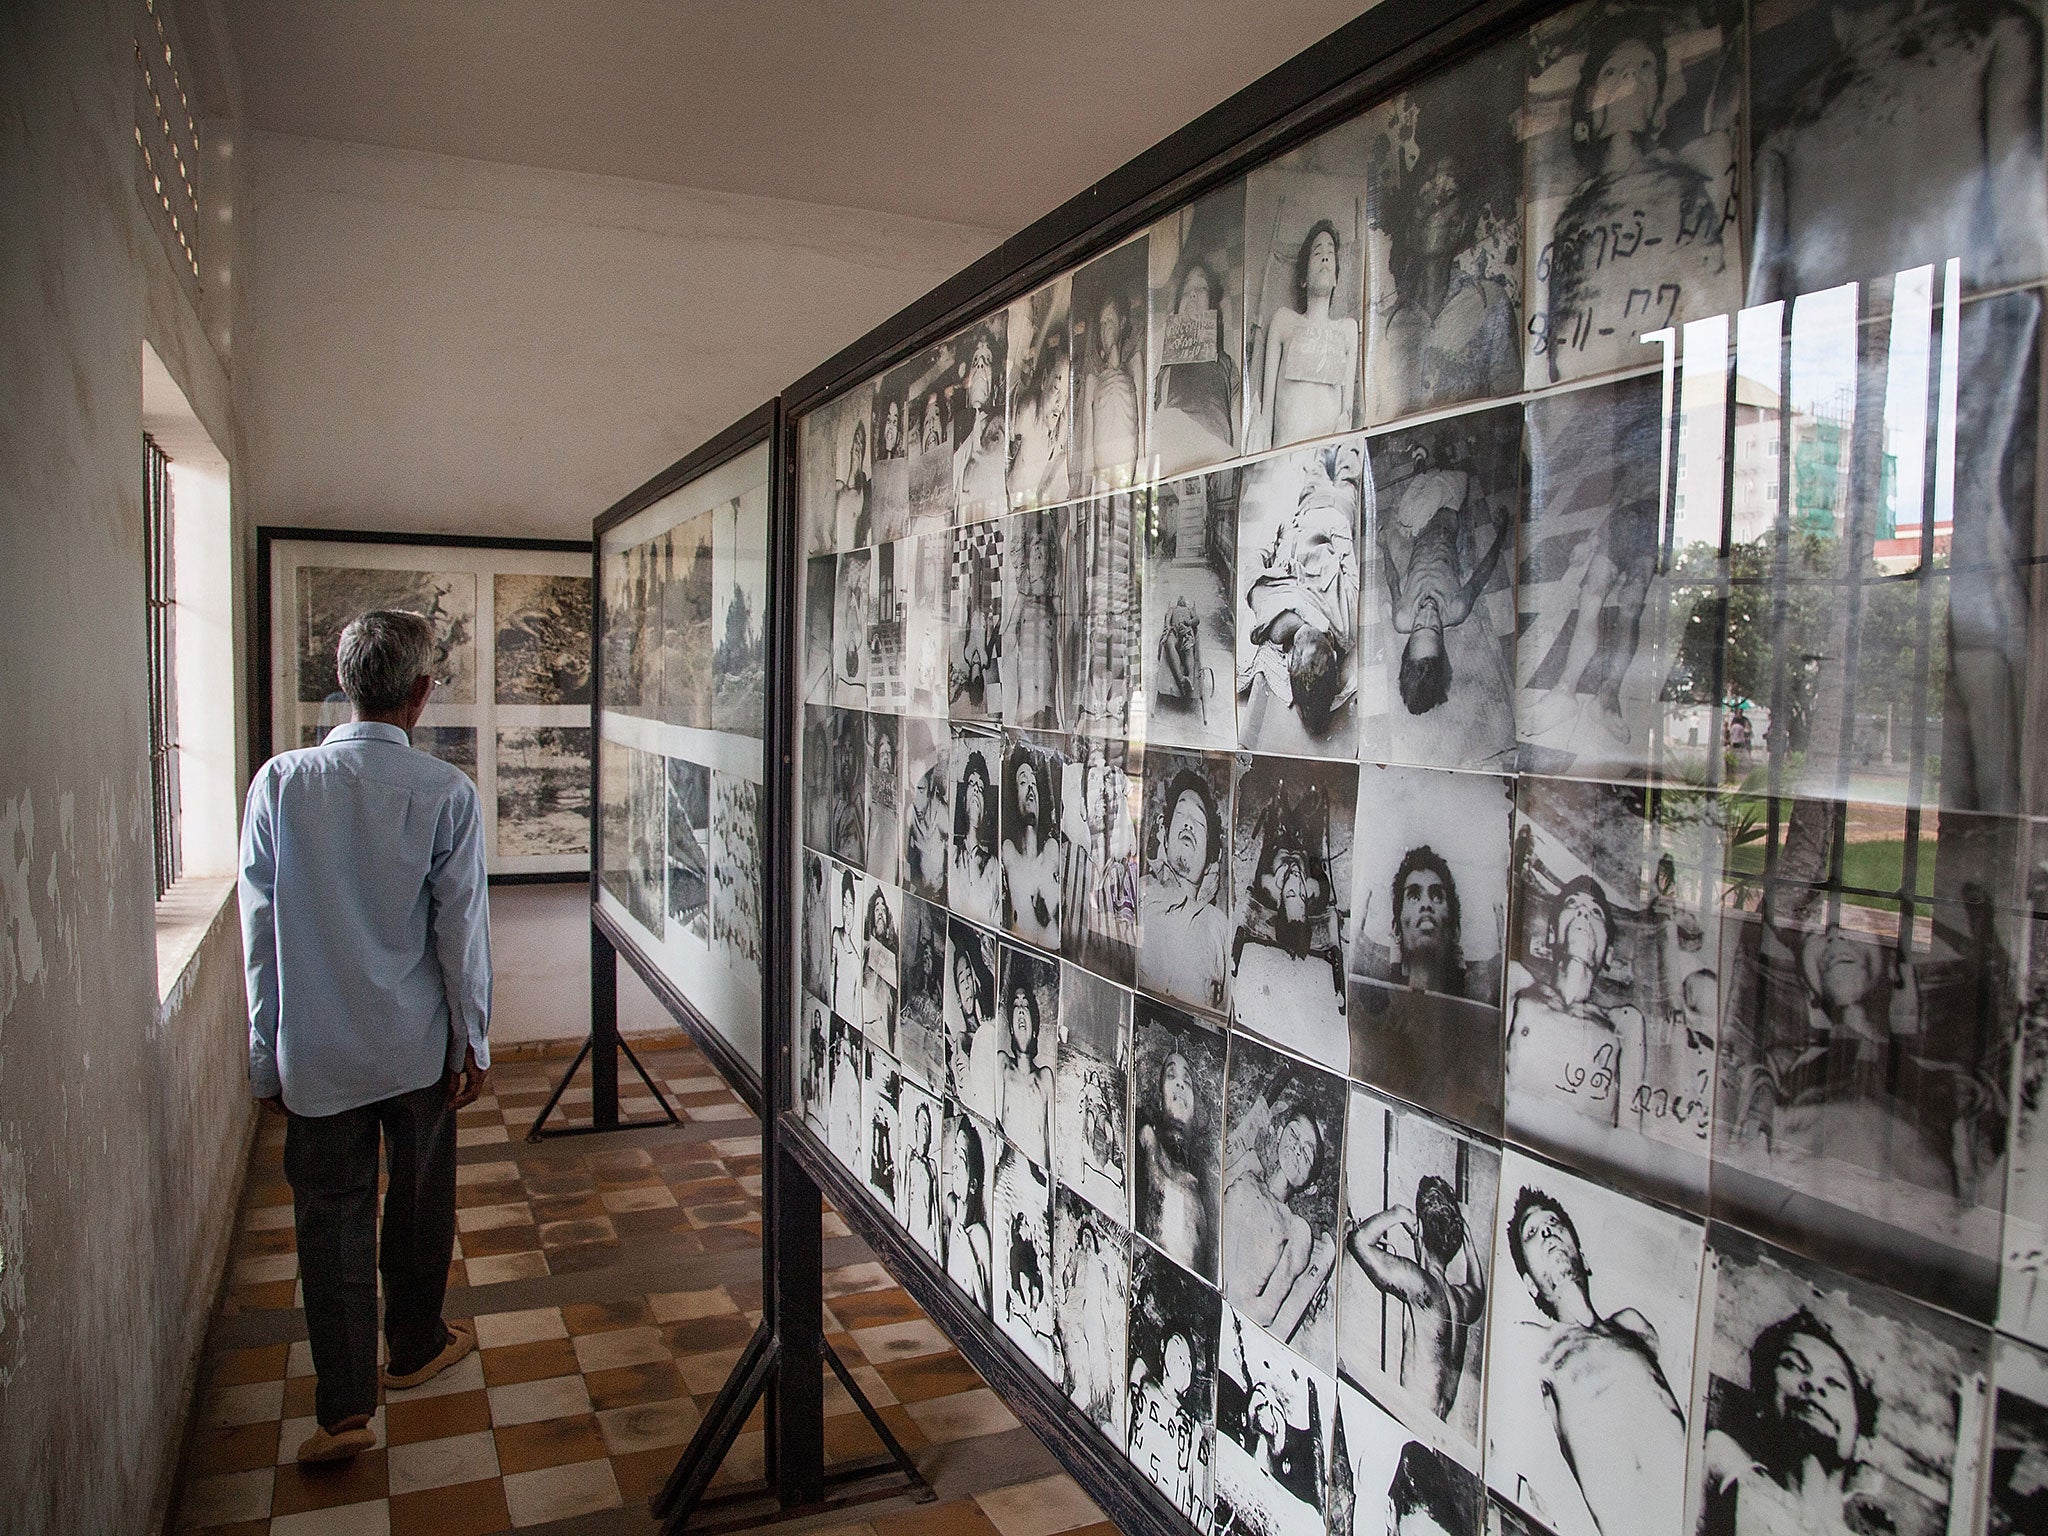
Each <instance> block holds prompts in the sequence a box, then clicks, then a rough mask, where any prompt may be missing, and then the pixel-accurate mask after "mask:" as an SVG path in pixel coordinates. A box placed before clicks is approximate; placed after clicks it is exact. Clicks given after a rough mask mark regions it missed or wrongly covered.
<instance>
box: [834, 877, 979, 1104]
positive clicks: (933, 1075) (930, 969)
mask: <svg viewBox="0 0 2048 1536" xmlns="http://www.w3.org/2000/svg"><path fill="white" fill-rule="evenodd" d="M806 877H807V878H808V871H806ZM805 921H806V922H807V923H808V922H809V918H808V916H806V919H805ZM946 922H947V919H946V913H945V910H944V909H943V908H941V907H935V906H933V905H932V904H931V903H930V902H928V901H922V900H920V899H919V898H918V897H916V896H912V895H909V894H907V893H906V894H905V895H904V897H903V924H902V930H901V945H902V950H901V954H900V956H899V959H898V964H899V970H898V976H899V978H900V979H899V982H898V990H897V1005H896V1059H897V1060H898V1061H899V1062H901V1063H902V1066H903V1070H904V1071H905V1072H906V1073H907V1074H908V1075H909V1076H910V1077H912V1078H913V1079H915V1080H916V1081H917V1082H919V1083H922V1084H923V1085H924V1086H925V1087H926V1088H928V1089H930V1090H931V1091H932V1092H933V1093H944V1092H945V1091H946V1090H947V1087H948V1077H947V1062H948V1059H949V1058H948V1054H947V1050H948V1047H947V1035H946V967H947V954H946ZM805 953H806V956H808V955H809V953H810V948H809V946H808V945H806V948H805Z"/></svg>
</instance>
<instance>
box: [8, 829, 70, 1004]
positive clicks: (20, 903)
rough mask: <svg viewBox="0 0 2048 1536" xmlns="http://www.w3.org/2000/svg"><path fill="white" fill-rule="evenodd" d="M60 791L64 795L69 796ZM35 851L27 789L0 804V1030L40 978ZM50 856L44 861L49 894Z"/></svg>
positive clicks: (54, 875) (53, 880) (52, 879)
mask: <svg viewBox="0 0 2048 1536" xmlns="http://www.w3.org/2000/svg"><path fill="white" fill-rule="evenodd" d="M69 798H70V797H69V796H66V799H69ZM35 852H36V808H35V801H34V800H33V799H32V798H31V797H30V796H29V795H27V794H23V795H21V796H20V797H18V798H16V799H13V800H9V801H8V802H7V804H6V806H5V808H4V809H0V1032H4V1029H5V1026H6V1022H7V1015H8V1014H9V1013H10V1012H12V1011H13V1008H14V1000H15V999H16V998H17V997H19V996H20V995H21V991H22V989H23V988H24V987H29V986H33V985H35V983H37V982H39V981H41V980H42V979H43V974H44V969H45V967H44V963H43V938H42V934H41V932H40V931H38V929H37V928H36V915H35V912H34V910H33V908H32V907H31V906H30V905H29V894H28V882H29V867H30V865H31V864H32V863H33V861H34V859H35ZM56 880H57V866H56V861H55V860H52V861H51V864H50V883H51V894H52V895H53V896H54V895H55V886H56Z"/></svg>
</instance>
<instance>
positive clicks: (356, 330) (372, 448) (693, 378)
mask: <svg viewBox="0 0 2048 1536" xmlns="http://www.w3.org/2000/svg"><path fill="white" fill-rule="evenodd" d="M241 158H242V160H243V162H244V173H245V175H246V176H247V178H248V180H247V193H246V198H247V202H246V207H247V210H248V212H247V216H246V219H245V228H244V243H243V246H242V249H241V253H240V256H241V266H240V268H239V269H238V282H237V289H238V301H237V307H236V316H235V322H234V338H235V339H234V347H235V357H236V383H237V387H238V398H239V410H240V424H241V427H242V434H243V435H242V441H243V457H242V460H241V468H242V471H243V475H244V479H243V484H244V486H245V487H246V489H247V492H248V500H249V504H250V505H251V506H252V507H253V508H254V518H255V520H256V521H257V522H261V523H273V524H302V525H316V526H330V527H346V528H372V529H384V530H406V531H424V532H439V533H480V534H499V535H534V536H541V537H554V538H587V537H589V534H590V522H591V519H592V518H593V517H595V516H596V515H597V514H598V513H599V512H601V511H603V510H604V508H605V507H607V506H608V505H610V504H611V503H612V502H613V501H616V500H617V499H618V498H619V497H620V496H622V495H624V494H625V493H626V492H627V491H629V490H631V489H632V488H633V487H634V486H636V485H638V484H640V483H641V482H642V481H643V480H645V479H646V478H647V477H648V476H649V475H651V474H653V473H654V472H656V471H657V470H659V469H661V468H662V467H663V466H664V465H666V464H669V463H671V462H673V461H674V460H675V459H677V458H679V457H681V456H682V455H683V454H684V453H686V452H688V451H689V450H690V449H692V448H694V447H696V446H697V445H698V444H699V443H701V442H702V441H704V439H706V438H707V437H709V436H711V434H713V433H714V432H717V431H718V430H719V429H721V428H723V427H724V426H726V425H727V424H728V423H730V422H731V421H733V420H734V419H736V418H737V417H739V416H740V415H742V414H743V413H745V412H746V411H749V410H751V409H753V408H754V407H755V406H757V405H759V404H760V403H761V402H762V401H763V400H765V399H767V398H768V397H769V396H770V395H772V394H774V393H775V392H776V391H777V390H779V389H780V388H782V386H783V385H785V384H788V383H789V382H791V381H792V380H793V379H795V378H796V377H798V376H799V375H800V374H802V373H803V372H805V371H806V370H808V369H809V368H811V367H812V366H814V365H815V364H817V363H819V362H822V361H823V360H824V359H825V358H826V357H827V356H829V355H830V354H831V353H832V352H834V351H836V350H837V349H838V348H839V347H841V346H843V345H845V344H846V343H847V342H850V341H852V340H853V339H855V338H856V337H857V336H859V335H860V334H862V333H863V332H864V331H866V330H867V329H869V328H870V327H871V326H873V325H875V324H877V323H879V322H880V321H882V320H884V319H886V318H888V316H890V315H891V314H894V313H895V312H896V311H897V310H898V309H900V308H901V307H902V306H903V305H904V304H906V303H908V302H909V301H910V300H911V299H913V298H916V297H917V296H918V295H920V294H922V293H924V292H925V291H926V290H927V289H929V288H931V287H932V286H933V285H934V284H935V283H937V282H939V281H941V280H942V279H944V278H946V277H949V276H951V275H952V274H953V273H954V272H956V271H958V270H959V269H960V268H961V267H963V266H965V265H966V264H967V263H968V262H969V261H971V260H973V259H974V258H975V257H977V256H979V255H981V254H982V253H983V252H985V251H987V250H989V249H990V248H991V247H993V246H994V245H995V243H996V241H997V239H998V238H999V236H998V233H997V232H996V231H992V230H980V229H972V228H967V227H963V226H959V225H950V224H935V223H931V222H928V221H922V220H916V219H906V218H900V217H895V216H890V215H883V214H871V213H864V212H859V211H856V210H851V209H844V208H827V207H818V206H814V205H809V204H798V203H789V202H779V201H775V200H772V199H766V198H751V197H736V196H732V195H730V194H725V193H706V192H692V191H688V190H684V189H679V188H676V187H670V186H656V185H651V184H648V183H644V182H635V181H624V180H620V179H617V178H613V177H603V176H586V175H578V174H574V173H570V172H562V171H542V170H533V169H528V168H523V167H518V166H507V165H499V164H491V163H486V162H483V161H475V160H461V159H453V158H450V157H447V156H441V155H427V154H418V153H413V152H410V151H402V150H388V149H378V148H373V147H369V146H364V145H356V144H340V143H334V142H331V141H324V140H311V139H299V138H291V137H286V136H279V135H270V134H253V135H247V136H245V142H244V152H243V154H242V156H241ZM588 908H589V892H588V889H587V887H584V886H580V885H576V886H552V887H535V888H507V887H500V888H499V889H498V890H497V891H496V892H494V894H493V900H492V911H493V928H494V947H495V955H496V960H497V966H498V976H497V983H498V986H497V1005H496V1019H495V1022H494V1024H493V1031H494V1034H495V1036H496V1038H497V1039H499V1040H500V1041H511V1040H522V1039H525V1040H531V1039H547V1038H566V1037H570V1036H576V1035H580V1034H581V1033H582V1032H583V1031H584V1030H585V1029H586V1028H587V1027H588V1022H589V1014H588V1004H589V969H588V953H589V943H588V939H587V936H586V935H587V930H588V919H587V912H588ZM620 991H621V1009H622V1019H621V1022H622V1025H623V1027H625V1028H627V1029H646V1028H659V1027H663V1026H665V1025H666V1023H667V1019H666V1015H664V1014H662V1013H661V1011H660V1009H659V1007H658V1005H657V1004H656V1003H655V1001H654V999H653V997H652V996H651V995H650V994H649V993H648V992H647V991H646V989H645V988H644V987H642V986H641V985H640V983H639V981H638V979H637V978H635V977H634V976H633V975H632V973H631V971H630V970H628V969H625V968H622V970H621V983H620Z"/></svg>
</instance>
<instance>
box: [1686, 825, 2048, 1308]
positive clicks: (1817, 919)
mask: <svg viewBox="0 0 2048 1536" xmlns="http://www.w3.org/2000/svg"><path fill="white" fill-rule="evenodd" d="M1780 814H1781V816H1782V817H1783V819H1784V821H1785V822H1786V824H1787V826H1788V830H1789V835H1788V836H1787V837H1786V838H1785V848H1784V851H1783V853H1782V854H1781V856H1780V857H1779V858H1778V860H1777V865H1778V878H1777V879H1776V880H1775V881H1773V882H1771V883H1770V885H1768V886H1767V887H1766V888H1765V890H1764V892H1763V895H1762V899H1761V900H1760V901H1759V902H1757V905H1758V906H1759V907H1760V908H1761V910H1749V909H1748V908H1747V907H1745V908H1743V909H1737V910H1730V911H1728V912H1726V913H1725V914H1724V916H1723V919H1722V935H1723V937H1722V957H1723V966H1724V968H1725V979H1724V981H1723V987H1724V989H1725V991H1724V1000H1723V1006H1722V1014H1721V1030H1720V1051H1719V1068H1718V1081H1717V1084H1716V1089H1715V1095H1714V1114H1715V1131H1714V1147H1713V1153H1714V1159H1715V1169H1714V1188H1713V1198H1714V1214H1715V1215H1717V1216H1722V1217H1725V1218H1726V1219H1728V1220H1731V1221H1738V1222H1740V1223H1741V1224H1742V1225H1743V1226H1745V1227H1747V1228H1748V1229H1749V1230H1751V1231H1753V1232H1757V1233H1760V1234H1761V1235H1763V1236H1766V1237H1769V1238H1771V1239H1772V1240H1773V1241H1775V1242H1779V1243H1783V1244H1784V1245H1785V1246H1787V1247H1791V1248H1794V1249H1797V1250H1798V1251H1800V1252H1802V1253H1805V1254H1808V1255H1810V1256H1812V1257H1814V1258H1817V1259H1820V1260H1822V1261H1823V1262H1826V1263H1829V1264H1834V1265H1837V1266H1839V1267H1841V1268H1844V1269H1848V1270H1852V1271H1854V1272H1856V1273H1858V1274H1861V1275H1864V1276H1866V1277H1868V1278H1871V1279H1875V1280H1878V1281H1881V1282H1883V1283H1884V1284H1886V1285H1890V1286H1892V1287H1894V1288H1895V1289H1898V1290H1901V1291H1905V1292H1907V1293H1908V1294H1910V1295H1915V1296H1919V1297H1921V1298H1922V1299H1924V1300H1928V1301H1933V1302H1936V1303H1937V1304H1939V1305H1941V1306H1945V1307H1948V1308H1950V1309H1952V1310H1954V1311H1958V1312H1962V1313H1964V1314H1965V1315H1968V1316H1973V1317H1978V1318H1983V1319H1987V1320H1988V1319H1989V1318H1991V1317H1992V1316H1993V1315H1994V1314H1995V1311H1996V1307H1997V1291H1998V1284H1999V1271H2000V1262H1999V1261H2000V1256H2001V1244H2002V1223H2001V1220H2000V1211H2001V1207H2002V1205H2003V1203H2004V1195H2005V1185H2006V1179H2005V1176H2004V1171H2003V1168H2002V1166H2001V1164H2002V1163H2003V1161H2004V1159H2005V1157H2006V1155H2007V1151H2008V1146H2007V1130H2006V1127H2007V1122H2008V1117H2009V1115H2010V1112H2011V1111H2010V1104H2011V1090H2012V1076H2011V1074H2012V1062H2013V1039H2014V1037H2013V1025H2014V1024H2015V1023H2017V1022H2018V1020H2019V1018H2020V1016H2021V1015H2020V1005H2019V999H2018V997H2017V996H2016V995H2015V993H2014V987H2013V979H2014V975H2015V971H2016V968H2017V964H2016V959H2015V957H2014V955H2013V954H2012V944H2013V936H2012V935H2011V934H2009V933H2008V932H2007V930H2008V929H2009V928H2010V927H2013V926H2016V924H2015V919H2014V917H2013V916H2012V915H2009V914H2005V913H2001V912H2000V911H1999V910H1998V908H1997V906H1996V905H1995V904H1994V903H1992V902H1990V901H1987V900H1984V899H1982V897H1983V896H1984V894H1985V892H1984V890H1983V889H1982V888H1981V887H1980V888H1979V889H1978V891H1977V896H1978V898H1979V899H1976V900H1973V901H1971V902H1969V903H1967V904H1966V903H1963V902H1951V901H1922V902H1918V903H1915V904H1914V906H1913V907H1911V908H1909V911H1910V912H1911V916H1910V918H1909V917H1907V916H1905V915H1902V914H1901V913H1900V912H1899V911H1897V910H1896V906H1897V903H1896V899H1895V898H1893V897H1891V896H1888V895H1884V894H1873V893H1871V892H1870V891H1868V890H1867V889H1866V890H1859V889H1857V888H1856V887H1855V886H1853V885H1851V886H1849V887H1848V888H1847V889H1841V888H1837V889H1833V890H1830V889H1828V888H1827V887H1826V885H1825V884H1823V883H1822V881H1824V880H1825V871H1826V870H1827V868H1828V866H1829V864H1830V863H1832V862H1833V861H1834V860H1836V859H1839V860H1840V861H1841V864H1842V867H1843V869H1844V870H1845V874H1844V876H1843V880H1844V883H1845V884H1846V883H1847V882H1848V881H1849V880H1850V879H1852V878H1854V877H1853V875H1852V874H1850V873H1847V872H1849V871H1854V870H1858V869H1861V870H1872V869H1873V868H1881V867H1882V866H1881V865H1879V864H1878V863H1877V860H1880V859H1883V858H1885V857H1886V856H1887V854H1889V857H1891V858H1893V859H1897V858H1899V857H1901V853H1902V851H1904V852H1905V853H1906V854H1907V855H1908V856H1914V857H1916V858H1917V859H1918V860H1922V861H1925V862H1924V863H1923V864H1922V868H1923V869H1924V868H1925V867H1926V866H1927V865H1929V864H1931V865H1934V866H1935V868H1934V870H1933V875H1934V881H1936V882H1938V881H1940V880H1941V879H1942V878H1943V876H1942V874H1941V870H1940V865H1941V862H1942V860H1941V859H1940V858H1938V857H1936V856H1935V855H1936V853H1937V847H1921V846H1919V845H1918V843H1917V842H1916V841H1913V840H1909V839H1907V838H1905V837H1903V836H1901V835H1900V834H1901V832H1902V828H1901V826H1900V820H1899V818H1900V813H1899V812H1897V811H1896V810H1891V811H1889V812H1887V810H1886V809H1885V808H1881V807H1874V806H1864V805H1856V804H1851V805H1847V806H1833V805H1828V804H1825V803H1823V802H1817V801H1804V800H1802V801H1793V802H1790V804H1789V806H1787V807H1784V808H1782V809H1781V812H1780ZM1962 820H1966V818H1950V817H1944V818H1942V822H1943V828H1944V831H1945V832H1952V831H1953V828H1952V826H1951V823H1952V822H1954V821H1962ZM1827 821H1834V822H1835V823H1836V824H1837V827H1838V829H1839V830H1838V832H1836V833H1834V834H1828V833H1818V834H1816V835H1814V836H1811V837H1809V836H1808V835H1806V834H1807V833H1808V832H1809V831H1811V830H1812V829H1813V828H1814V827H1815V826H1816V824H1819V823H1824V822H1827ZM1873 833H1874V834H1875V835H1872V834H1873ZM1886 833H1891V834H1892V836H1891V837H1887V836H1886ZM1894 839H1896V841H1894ZM1929 841H1930V842H1934V841H1935V840H1932V839H1930V840H1929ZM1887 842H1891V843H1892V844H1893V846H1892V847H1891V848H1890V849H1889V850H1887V849H1886V848H1885V847H1884V844H1885V843H1887ZM1937 846H1938V845H1937ZM1943 851H1945V850H1943ZM1732 861H1733V855H1732V854H1731V862H1732ZM1852 861H1853V862H1852ZM1897 867H1898V866H1897V865H1896V864H1894V865H1893V866H1892V868H1893V869H1894V870H1896V869H1897ZM1802 871H1803V872H1805V873H1806V874H1808V875H1810V876H1812V877H1815V879H1816V883H1815V884H1814V885H1804V884H1801V883H1798V882H1797V876H1798V874H1799V873H1800V872H1802ZM1891 878H1893V879H1896V878H1897V877H1896V875H1893V876H1892V877H1891ZM1930 883H1932V882H1930ZM2025 1199H2026V1195H2025V1194H2024V1192H2023V1194H2022V1201H2023V1202H2024V1201H2025Z"/></svg>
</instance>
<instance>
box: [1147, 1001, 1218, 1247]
mask: <svg viewBox="0 0 2048 1536" xmlns="http://www.w3.org/2000/svg"><path fill="white" fill-rule="evenodd" d="M1223 1080H1224V1035H1223V1031H1222V1030H1221V1029H1219V1028H1217V1027H1216V1026H1215V1025H1213V1024H1210V1023H1207V1022H1205V1021H1204V1020H1201V1019H1197V1018H1195V1017H1194V1016H1193V1015H1192V1014H1187V1013H1182V1012H1181V1011H1180V1010H1179V1009H1178V1008H1169V1007H1167V1006H1166V1005H1165V1004H1163V1003H1155V1002H1153V1001H1151V1000H1150V999H1149V998H1143V997H1141V998H1139V999H1138V1000H1137V1005H1136V1009H1135V1012H1134V1015H1133V1018H1132V1022H1131V1154H1130V1155H1131V1225H1132V1227H1133V1228H1135V1229H1136V1230H1137V1231H1138V1232H1139V1233H1140V1234H1142V1235H1143V1236H1144V1237H1145V1238H1146V1240H1147V1241H1149V1242H1151V1243H1152V1244H1153V1245H1154V1246H1155V1247H1157V1248H1159V1249H1160V1250H1161V1251H1162V1252H1164V1253H1165V1254H1167V1255H1168V1256H1169V1257H1170V1258H1172V1259H1173V1261H1174V1262H1175V1263H1176V1264H1181V1265H1184V1266H1185V1267H1187V1268H1189V1269H1192V1270H1194V1271H1195V1273H1196V1274H1198V1275H1200V1276H1201V1277H1202V1278H1203V1279H1204V1280H1207V1281H1208V1282H1210V1283H1211V1284H1212V1285H1213V1284H1214V1283H1215V1282H1216V1278H1217V1260H1218V1258H1219V1257H1220V1255H1221V1252H1222V1225H1223Z"/></svg>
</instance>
